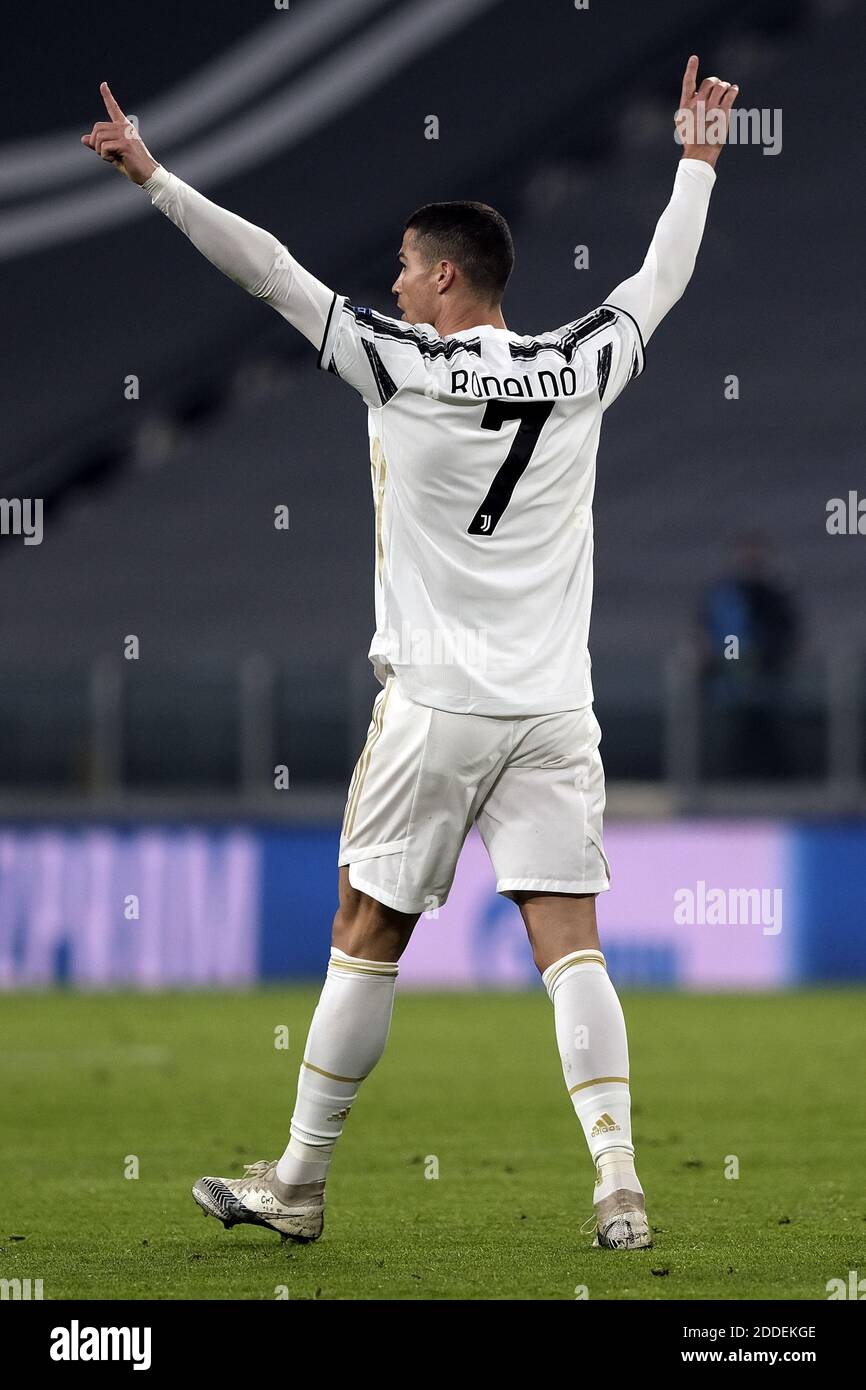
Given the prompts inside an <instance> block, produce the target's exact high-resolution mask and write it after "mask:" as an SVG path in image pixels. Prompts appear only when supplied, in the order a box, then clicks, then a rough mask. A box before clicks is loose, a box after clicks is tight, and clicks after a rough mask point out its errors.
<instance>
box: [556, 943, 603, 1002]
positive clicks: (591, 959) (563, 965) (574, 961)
mask: <svg viewBox="0 0 866 1390" xmlns="http://www.w3.org/2000/svg"><path fill="white" fill-rule="evenodd" d="M573 965H601V966H603V967H604V969H605V970H606V969H607V964H606V962H605V959H604V956H603V955H602V953H601V951H574V952H572V954H571V955H570V956H569V957H568V959H567V960H564V961H561V962H560V964H559V965H558V966H557V968H556V969H555V970H554V972H553V974H552V975H551V977H550V979H549V980H548V981H547V990H548V993H550V990H551V989H552V988H553V982H554V980H558V979H559V977H560V975H561V974H562V972H563V970H570V969H571V967H572V966H573Z"/></svg>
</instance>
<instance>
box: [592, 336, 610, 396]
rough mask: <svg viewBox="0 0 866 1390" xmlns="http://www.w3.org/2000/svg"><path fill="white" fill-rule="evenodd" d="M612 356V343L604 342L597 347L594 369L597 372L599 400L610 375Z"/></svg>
mask: <svg viewBox="0 0 866 1390" xmlns="http://www.w3.org/2000/svg"><path fill="white" fill-rule="evenodd" d="M612 357H613V345H612V344H611V343H605V345H604V347H603V348H599V350H598V360H597V366H596V371H597V373H598V399H599V400H600V401H603V400H604V392H605V387H606V386H607V379H608V377H609V376H610V363H611V358H612Z"/></svg>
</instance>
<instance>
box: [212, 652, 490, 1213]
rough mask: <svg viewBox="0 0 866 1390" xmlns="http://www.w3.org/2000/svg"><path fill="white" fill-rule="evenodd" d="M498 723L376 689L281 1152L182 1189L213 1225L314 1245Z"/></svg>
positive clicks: (450, 871)
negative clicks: (339, 1159)
mask: <svg viewBox="0 0 866 1390" xmlns="http://www.w3.org/2000/svg"><path fill="white" fill-rule="evenodd" d="M508 745H509V734H508V728H507V725H506V724H505V721H497V720H483V719H477V718H474V717H473V716H472V715H455V714H448V713H446V712H444V711H442V710H434V709H430V708H428V707H427V706H424V705H418V704H415V703H414V702H413V701H411V700H409V699H407V698H406V697H405V696H403V695H402V694H401V692H400V691H399V689H398V688H397V686H396V684H395V682H394V679H393V677H392V678H391V680H389V681H388V684H387V685H386V687H385V689H384V690H383V691H382V692H381V694H380V695H379V696H378V697H377V699H376V702H375V705H374V710H373V719H372V722H371V724H370V730H369V733H368V736H367V742H366V744H365V747H364V750H363V752H362V754H361V757H360V758H359V760H358V765H357V767H356V769H355V774H354V776H353V778H352V782H351V785H350V787H349V796H348V800H347V804H346V813H345V816H344V819H343V831H342V835H341V837H340V855H339V863H340V866H341V872H340V906H339V909H338V911H337V915H336V917H335V919H334V929H333V936H332V940H333V945H332V947H331V958H330V962H329V965H328V972H327V977H326V980H325V985H324V988H323V990H322V994H321V997H320V999H319V1003H318V1006H317V1008H316V1011H315V1014H314V1016H313V1021H312V1024H311V1027H310V1032H309V1035H308V1038H307V1042H306V1046H305V1049H304V1060H303V1062H302V1064H301V1068H300V1075H299V1078H298V1091H297V1100H296V1104H295V1109H294V1113H293V1115H292V1121H291V1127H290V1138H289V1143H288V1146H287V1148H286V1150H285V1152H284V1154H283V1155H282V1157H281V1158H280V1159H278V1160H276V1161H272V1162H270V1163H267V1162H264V1161H262V1162H261V1163H258V1164H253V1165H251V1167H250V1169H249V1170H248V1175H247V1177H246V1178H241V1179H223V1178H202V1179H200V1180H199V1182H198V1183H197V1184H196V1185H195V1187H194V1188H193V1195H194V1196H195V1198H196V1201H197V1202H198V1203H199V1205H200V1206H202V1207H204V1209H205V1211H207V1212H211V1213H213V1214H214V1215H217V1216H220V1217H221V1218H222V1219H223V1221H224V1222H225V1224H226V1225H234V1224H236V1223H238V1222H256V1223H258V1224H260V1225H267V1226H271V1227H272V1228H273V1229H275V1230H278V1231H280V1232H282V1233H283V1234H285V1235H289V1236H291V1237H292V1238H293V1239H295V1240H315V1239H316V1238H317V1237H318V1236H319V1235H320V1234H321V1231H322V1226H323V1222H324V1204H325V1179H326V1176H327V1172H328V1167H329V1165H330V1162H331V1158H332V1155H333V1152H334V1148H335V1145H336V1143H337V1140H338V1139H339V1137H340V1134H341V1133H342V1129H343V1125H344V1123H345V1120H346V1118H347V1116H348V1114H349V1112H350V1110H351V1108H352V1106H353V1104H354V1102H355V1100H356V1098H357V1096H358V1092H359V1088H360V1086H361V1083H362V1082H363V1080H364V1078H365V1077H366V1076H368V1075H369V1073H370V1071H371V1070H372V1068H373V1067H374V1066H375V1065H376V1062H377V1061H378V1060H379V1058H380V1057H381V1055H382V1052H383V1050H384V1047H385V1043H386V1041H387V1037H388V1031H389V1027H390V1022H391V1010H392V1007H393V1002H394V990H395V986H396V982H397V970H398V966H397V962H398V960H399V958H400V956H401V954H402V952H403V950H404V949H405V946H406V944H407V942H408V940H409V937H410V935H411V933H412V929H413V927H414V925H415V923H416V922H417V920H418V917H419V916H420V914H421V913H422V912H424V911H427V910H431V909H433V908H436V907H440V906H442V904H443V903H444V902H445V900H446V898H447V896H448V891H449V889H450V887H451V881H452V879H453V876H454V869H455V866H456V864H457V857H458V855H459V853H460V849H461V847H462V845H463V841H464V839H465V838H466V834H467V831H468V829H469V826H470V825H471V823H472V817H473V814H474V810H473V808H474V804H475V800H476V797H477V795H478V787H479V782H481V781H482V780H483V779H485V778H486V779H488V780H490V779H492V778H494V777H495V776H496V773H497V770H498V765H499V763H500V761H501V759H502V758H503V757H504V756H505V755H506V753H507V749H508Z"/></svg>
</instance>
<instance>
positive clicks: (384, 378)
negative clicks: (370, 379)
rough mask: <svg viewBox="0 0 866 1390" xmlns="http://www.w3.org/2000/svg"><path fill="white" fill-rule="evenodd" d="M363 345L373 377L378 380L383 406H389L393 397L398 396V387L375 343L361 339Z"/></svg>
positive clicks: (378, 389)
mask: <svg viewBox="0 0 866 1390" xmlns="http://www.w3.org/2000/svg"><path fill="white" fill-rule="evenodd" d="M361 345H362V347H363V349H364V351H365V352H366V354H367V358H368V360H369V363H370V366H371V368H372V371H373V376H374V377H375V379H376V389H377V391H378V392H379V400H380V401H381V402H382V404H383V405H387V404H388V402H389V401H390V399H391V397H392V396H396V394H397V387H396V386H395V385H394V382H393V380H392V379H391V377H390V375H389V374H388V369H387V367H386V366H385V363H384V362H383V361H382V359H381V357H380V356H379V354H378V352H377V351H376V348H375V346H374V344H373V343H368V342H367V339H366V338H362V339H361Z"/></svg>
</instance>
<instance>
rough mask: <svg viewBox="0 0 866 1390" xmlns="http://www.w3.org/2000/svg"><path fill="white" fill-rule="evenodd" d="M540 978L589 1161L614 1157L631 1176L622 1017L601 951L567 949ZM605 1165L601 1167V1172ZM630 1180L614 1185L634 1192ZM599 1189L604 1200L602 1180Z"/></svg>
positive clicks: (626, 1074)
mask: <svg viewBox="0 0 866 1390" xmlns="http://www.w3.org/2000/svg"><path fill="white" fill-rule="evenodd" d="M541 978H542V980H543V981H544V986H545V988H546V990H547V993H548V994H549V995H550V999H551V1002H552V1004H553V1014H554V1021H555V1025H556V1041H557V1045H558V1047H559V1055H560V1058H561V1060H562V1070H563V1075H564V1076H565V1084H566V1086H567V1087H568V1094H569V1095H570V1096H571V1101H572V1104H573V1106H574V1109H575V1113H576V1114H577V1118H578V1120H579V1121H580V1124H581V1128H582V1129H583V1132H584V1135H585V1136H586V1142H587V1144H588V1145H589V1151H590V1153H591V1155H592V1158H593V1161H594V1162H596V1163H598V1161H599V1159H600V1158H601V1156H602V1155H603V1154H607V1153H611V1154H612V1155H613V1154H616V1155H617V1158H616V1163H617V1167H618V1168H620V1169H621V1168H622V1167H623V1165H626V1166H627V1167H628V1168H629V1170H630V1171H631V1173H632V1174H634V1145H633V1144H632V1138H631V1095H630V1092H629V1086H628V1041H627V1038H626V1031H625V1018H624V1017H623V1012H622V1006H621V1004H620V1002H619V999H618V997H617V993H616V990H615V989H614V987H613V985H612V984H611V982H610V979H609V978H608V974H607V970H606V968H605V962H604V956H603V955H602V953H601V951H591V950H588V951H571V952H570V953H569V954H568V955H566V956H563V957H562V959H561V960H557V961H554V963H553V965H550V966H548V968H547V969H546V970H545V972H544V974H543V975H542V977H541ZM610 1166H611V1165H610V1164H609V1163H605V1165H604V1168H605V1170H608V1169H609V1168H610ZM600 1171H601V1170H600ZM617 1176H622V1174H621V1173H618V1174H617ZM636 1182H637V1177H636V1175H635V1176H634V1177H633V1181H630V1182H628V1183H627V1184H623V1183H620V1184H619V1185H620V1186H623V1185H626V1186H628V1187H631V1188H633V1190H634V1191H637V1190H638V1188H637V1187H634V1183H636ZM604 1186H605V1191H604V1193H603V1194H602V1195H605V1196H606V1195H607V1182H606V1180H605V1183H604ZM639 1186H640V1185H639V1184H638V1187H639ZM611 1190H613V1189H611ZM598 1195H599V1194H598V1193H596V1197H598Z"/></svg>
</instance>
